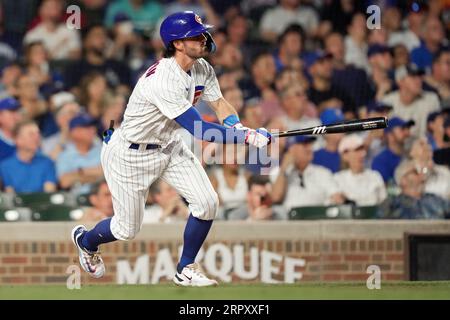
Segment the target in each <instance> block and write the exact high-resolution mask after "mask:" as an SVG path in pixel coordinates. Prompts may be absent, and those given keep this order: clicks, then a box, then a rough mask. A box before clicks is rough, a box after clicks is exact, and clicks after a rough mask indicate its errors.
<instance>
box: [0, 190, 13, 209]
mask: <svg viewBox="0 0 450 320" xmlns="http://www.w3.org/2000/svg"><path fill="white" fill-rule="evenodd" d="M13 199H14V194H12V193H3V192H2V193H0V208H11V207H13V206H14V201H13Z"/></svg>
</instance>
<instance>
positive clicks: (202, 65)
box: [195, 58, 213, 72]
mask: <svg viewBox="0 0 450 320" xmlns="http://www.w3.org/2000/svg"><path fill="white" fill-rule="evenodd" d="M195 67H196V68H199V69H201V70H202V71H204V72H210V71H211V70H212V69H213V67H212V66H211V64H210V63H209V62H208V61H206V60H205V59H204V58H199V59H197V60H196V61H195Z"/></svg>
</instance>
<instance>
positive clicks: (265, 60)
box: [239, 53, 276, 100]
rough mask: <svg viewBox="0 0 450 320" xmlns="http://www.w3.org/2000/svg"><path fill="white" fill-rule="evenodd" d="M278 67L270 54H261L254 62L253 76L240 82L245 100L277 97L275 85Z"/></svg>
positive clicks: (252, 67)
mask: <svg viewBox="0 0 450 320" xmlns="http://www.w3.org/2000/svg"><path fill="white" fill-rule="evenodd" d="M275 75H276V67H275V62H274V60H273V56H272V55H271V54H270V53H259V54H257V55H256V57H255V58H254V59H253V61H252V66H251V76H250V77H247V78H244V79H242V80H240V81H239V87H240V88H241V90H242V93H243V94H244V100H249V99H251V98H262V99H263V100H266V99H269V100H270V99H271V98H273V97H274V96H275V92H274V90H273V85H274V81H275Z"/></svg>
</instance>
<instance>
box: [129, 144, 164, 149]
mask: <svg viewBox="0 0 450 320" xmlns="http://www.w3.org/2000/svg"><path fill="white" fill-rule="evenodd" d="M159 148H161V146H160V145H159V144H151V143H149V144H147V145H146V146H145V150H151V149H159ZM130 149H135V150H139V143H132V144H130Z"/></svg>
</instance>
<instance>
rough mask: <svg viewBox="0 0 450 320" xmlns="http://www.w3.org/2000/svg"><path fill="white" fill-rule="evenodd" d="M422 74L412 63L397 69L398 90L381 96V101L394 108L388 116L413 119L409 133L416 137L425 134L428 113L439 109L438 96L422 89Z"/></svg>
mask: <svg viewBox="0 0 450 320" xmlns="http://www.w3.org/2000/svg"><path fill="white" fill-rule="evenodd" d="M422 75H423V71H421V70H419V69H417V67H415V66H414V65H410V66H407V67H404V68H400V69H397V70H396V72H395V81H396V83H397V85H398V90H397V91H394V92H391V93H389V94H388V95H386V96H385V97H384V98H383V102H385V103H387V104H390V105H392V106H393V108H394V109H393V111H392V113H391V115H390V116H396V117H400V118H402V119H403V120H405V121H407V120H414V122H415V124H416V125H415V127H414V128H413V130H412V131H411V134H412V135H414V136H417V137H420V136H422V137H423V136H425V134H426V131H427V117H428V114H429V113H431V112H433V111H437V110H439V99H438V96H437V95H436V94H435V93H433V92H427V91H423V90H422Z"/></svg>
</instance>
